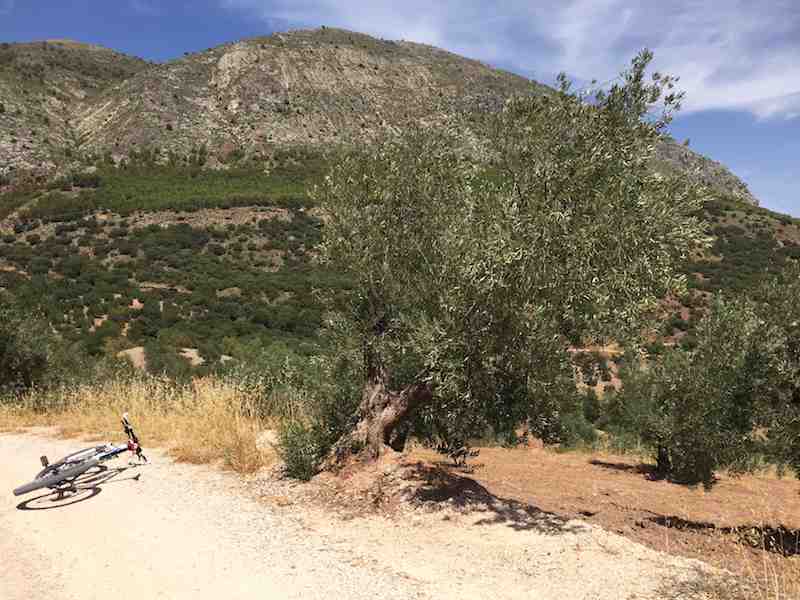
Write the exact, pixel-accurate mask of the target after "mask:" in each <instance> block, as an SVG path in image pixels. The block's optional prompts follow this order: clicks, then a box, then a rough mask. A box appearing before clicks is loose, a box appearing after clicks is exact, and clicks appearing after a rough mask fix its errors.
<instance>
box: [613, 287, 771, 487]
mask: <svg viewBox="0 0 800 600" xmlns="http://www.w3.org/2000/svg"><path fill="white" fill-rule="evenodd" d="M780 350H781V340H780V335H779V332H778V331H777V330H776V329H775V328H774V327H772V326H771V325H770V324H769V323H767V322H766V321H765V320H764V319H763V318H762V317H761V316H760V315H759V311H758V307H757V305H756V304H755V303H753V302H751V301H748V300H746V299H736V300H725V299H721V298H718V299H716V300H715V301H714V302H713V303H712V305H711V307H710V310H709V314H708V315H707V316H706V317H705V318H703V319H702V320H701V321H700V323H699V324H698V328H697V346H696V349H695V350H693V351H686V350H683V349H680V348H674V349H670V350H668V351H667V352H666V353H665V354H664V355H662V356H660V357H650V358H649V359H648V360H647V362H645V363H641V364H632V365H631V366H630V368H629V369H628V370H627V372H625V373H623V374H622V377H623V381H624V388H623V391H622V393H621V394H619V395H618V396H617V398H616V399H615V406H614V407H612V412H616V413H617V414H615V415H612V417H611V420H612V423H613V427H612V428H618V429H620V430H621V431H617V432H616V433H625V432H626V431H628V432H635V433H636V434H638V435H640V436H641V439H642V441H643V442H645V443H646V444H648V445H649V446H650V447H651V448H652V450H653V452H654V453H655V454H656V456H657V470H658V473H659V475H661V476H662V477H666V478H669V479H671V480H673V481H676V482H679V483H688V484H696V483H703V484H704V485H706V486H710V485H711V484H712V483H713V481H714V474H715V471H717V470H719V469H723V468H724V469H728V471H729V472H732V473H737V472H738V473H741V472H746V471H749V470H750V469H751V468H752V467H753V466H755V464H756V460H757V458H758V456H759V455H760V454H761V438H760V437H759V435H758V433H759V425H760V424H761V423H762V422H763V420H764V413H763V411H762V410H761V407H760V405H761V403H760V400H759V398H760V397H761V395H762V394H763V393H764V391H765V390H766V389H767V387H768V386H769V385H770V382H771V381H773V380H774V376H775V373H776V366H777V362H776V359H777V357H778V355H779V353H780Z"/></svg>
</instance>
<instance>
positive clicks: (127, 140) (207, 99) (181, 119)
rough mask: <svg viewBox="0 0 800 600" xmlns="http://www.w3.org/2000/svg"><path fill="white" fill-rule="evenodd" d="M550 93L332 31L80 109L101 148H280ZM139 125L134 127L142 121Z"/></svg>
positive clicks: (271, 45) (140, 79)
mask: <svg viewBox="0 0 800 600" xmlns="http://www.w3.org/2000/svg"><path fill="white" fill-rule="evenodd" d="M536 89H544V88H543V86H539V85H538V84H536V83H534V82H530V81H528V80H526V79H524V78H522V77H518V76H516V75H512V74H510V73H506V72H503V71H498V70H495V69H491V68H489V67H487V66H486V65H483V64H481V63H479V62H476V61H472V60H467V59H464V58H461V57H459V56H456V55H453V54H450V53H448V52H444V51H442V50H438V49H436V48H431V47H428V46H422V45H419V44H412V43H408V42H389V41H382V40H377V39H374V38H371V37H369V36H366V35H362V34H356V33H351V32H346V31H341V30H334V29H320V30H315V31H298V32H292V33H289V34H276V35H273V36H270V37H266V38H256V39H250V40H243V41H240V42H237V43H233V44H227V45H224V46H220V47H217V48H213V49H211V50H207V51H205V52H202V53H199V54H194V55H190V56H187V57H184V58H182V59H179V60H176V61H172V62H170V63H167V64H165V65H161V66H159V67H157V68H156V69H152V70H149V71H144V72H142V73H139V74H138V75H137V76H135V77H133V78H132V79H130V80H129V81H126V82H124V83H122V84H121V85H119V86H117V87H115V88H113V89H110V90H108V91H107V93H106V94H105V95H104V96H103V98H102V99H100V100H99V101H98V102H97V103H95V105H94V106H93V108H92V109H90V110H88V111H87V112H86V113H85V115H84V120H83V121H82V125H81V130H82V132H83V133H84V134H85V136H86V139H87V146H88V147H90V148H93V149H96V150H101V149H105V148H111V147H113V148H115V149H117V150H119V151H120V152H121V153H125V151H126V150H127V149H129V148H131V147H143V146H148V145H150V146H153V145H157V146H160V147H163V148H165V149H169V150H173V151H176V152H179V153H181V154H185V153H187V152H188V151H189V150H191V148H192V147H195V146H199V145H201V144H207V145H208V146H209V148H210V149H212V151H214V152H216V153H218V154H222V155H224V154H226V153H229V152H231V151H233V150H242V151H244V152H245V153H247V154H253V153H255V154H258V153H260V152H266V151H267V150H268V148H269V147H271V146H272V145H286V144H328V143H330V142H337V141H343V140H345V139H348V138H354V137H357V138H358V139H359V141H360V140H363V139H364V138H370V137H372V136H374V135H375V134H376V133H378V132H380V131H382V130H383V129H385V128H387V127H392V126H401V125H402V123H403V122H405V121H408V120H411V119H418V118H431V117H432V116H434V115H436V113H437V112H438V111H439V109H438V108H437V103H439V102H441V101H442V100H444V99H449V100H452V99H458V100H459V101H460V103H462V104H464V103H470V102H472V103H474V102H477V101H479V99H481V98H484V97H486V98H491V99H494V100H497V99H501V98H505V97H507V96H509V95H511V94H515V93H529V92H530V91H533V90H536ZM134 125H135V126H134Z"/></svg>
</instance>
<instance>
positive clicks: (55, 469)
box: [14, 413, 147, 496]
mask: <svg viewBox="0 0 800 600" xmlns="http://www.w3.org/2000/svg"><path fill="white" fill-rule="evenodd" d="M122 427H123V429H124V431H125V434H126V435H127V436H128V441H127V443H125V444H117V445H114V444H111V443H108V444H103V445H101V446H93V447H91V448H84V449H83V450H79V451H78V452H73V453H72V454H69V455H67V456H65V457H64V458H62V459H61V460H59V461H58V462H55V463H53V464H50V462H49V461H48V460H47V457H46V456H42V457H41V458H40V459H39V460H40V461H41V462H42V466H43V467H44V469H42V470H41V471H39V473H38V474H37V475H36V477H35V478H34V479H33V481H31V482H30V483H26V484H25V485H21V486H19V487H18V488H17V489H15V490H14V495H15V496H21V495H23V494H27V493H28V492H32V491H34V490H39V489H42V488H50V489H52V490H55V491H57V492H59V493H63V492H65V491H73V492H74V491H75V480H76V479H77V478H78V477H80V476H81V475H82V474H83V473H85V472H86V471H88V470H89V469H91V468H93V467H96V466H98V465H99V464H100V463H102V462H105V461H107V460H110V459H112V458H115V457H117V456H119V455H120V454H122V453H123V452H126V451H130V452H131V453H132V454H134V455H135V456H136V457H137V459H138V460H139V461H140V462H143V463H147V457H146V456H145V455H144V453H143V452H142V446H141V444H140V443H139V438H138V437H137V436H136V432H134V430H133V426H132V425H131V423H130V421H129V420H128V413H124V414H123V415H122Z"/></svg>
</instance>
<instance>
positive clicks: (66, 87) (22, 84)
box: [0, 40, 148, 178]
mask: <svg viewBox="0 0 800 600" xmlns="http://www.w3.org/2000/svg"><path fill="white" fill-rule="evenodd" d="M147 66H148V63H147V62H146V61H143V60H141V59H138V58H133V57H130V56H126V55H124V54H120V53H118V52H114V51H113V50H108V49H107V48H103V47H101V46H94V45H90V44H81V43H78V42H72V41H69V40H48V41H43V42H31V43H23V44H7V43H3V44H0V177H6V178H8V177H10V176H11V175H14V174H16V173H28V174H37V173H47V172H50V171H52V170H53V169H54V168H55V167H56V166H60V165H63V164H64V163H69V162H71V161H72V160H76V159H77V158H78V156H79V149H80V145H81V140H80V137H79V134H78V129H77V126H78V124H79V123H80V116H79V115H80V112H81V110H82V108H83V107H84V106H87V105H89V104H91V103H92V102H93V101H94V99H95V98H96V96H97V95H98V94H99V93H100V91H102V90H104V89H106V88H107V87H108V86H110V85H113V84H115V83H118V82H120V81H123V80H125V79H127V78H128V77H130V76H132V75H133V74H135V73H137V72H138V71H140V70H142V69H145V68H147Z"/></svg>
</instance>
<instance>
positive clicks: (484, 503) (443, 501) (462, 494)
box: [404, 462, 585, 535]
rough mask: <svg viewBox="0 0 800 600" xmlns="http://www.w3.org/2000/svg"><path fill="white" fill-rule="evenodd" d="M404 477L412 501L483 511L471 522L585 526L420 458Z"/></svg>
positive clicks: (550, 529) (564, 528) (520, 527)
mask: <svg viewBox="0 0 800 600" xmlns="http://www.w3.org/2000/svg"><path fill="white" fill-rule="evenodd" d="M404 479H405V480H406V481H409V482H411V483H412V484H413V485H412V486H411V488H410V489H411V490H412V491H411V494H410V495H409V497H408V501H409V502H410V503H411V504H413V505H416V506H419V507H422V508H425V509H428V510H431V511H435V510H443V509H446V508H450V509H453V510H456V511H458V512H462V513H469V514H472V515H475V514H483V515H485V516H482V517H481V518H479V519H478V520H477V521H475V522H474V523H473V524H474V525H497V524H504V525H507V526H508V527H510V528H511V529H514V530H515V531H537V532H539V533H545V534H548V535H559V534H564V533H577V532H580V531H583V530H584V529H583V528H584V527H585V526H583V525H581V524H579V523H576V522H570V521H569V520H568V519H565V518H564V517H562V516H560V515H557V514H555V513H551V512H547V511H544V510H542V509H540V508H538V507H536V506H534V505H532V504H527V503H524V502H519V501H518V500H512V499H508V498H502V497H499V496H496V495H494V494H492V493H491V492H489V490H487V489H486V488H485V487H483V486H482V485H481V484H480V483H478V482H477V481H475V480H474V479H472V478H470V477H464V476H462V475H459V474H457V473H453V472H451V471H450V470H449V469H447V468H445V467H443V466H442V465H436V464H434V465H431V464H426V463H423V462H417V463H415V464H411V465H408V469H407V471H406V473H405V476H404Z"/></svg>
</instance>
